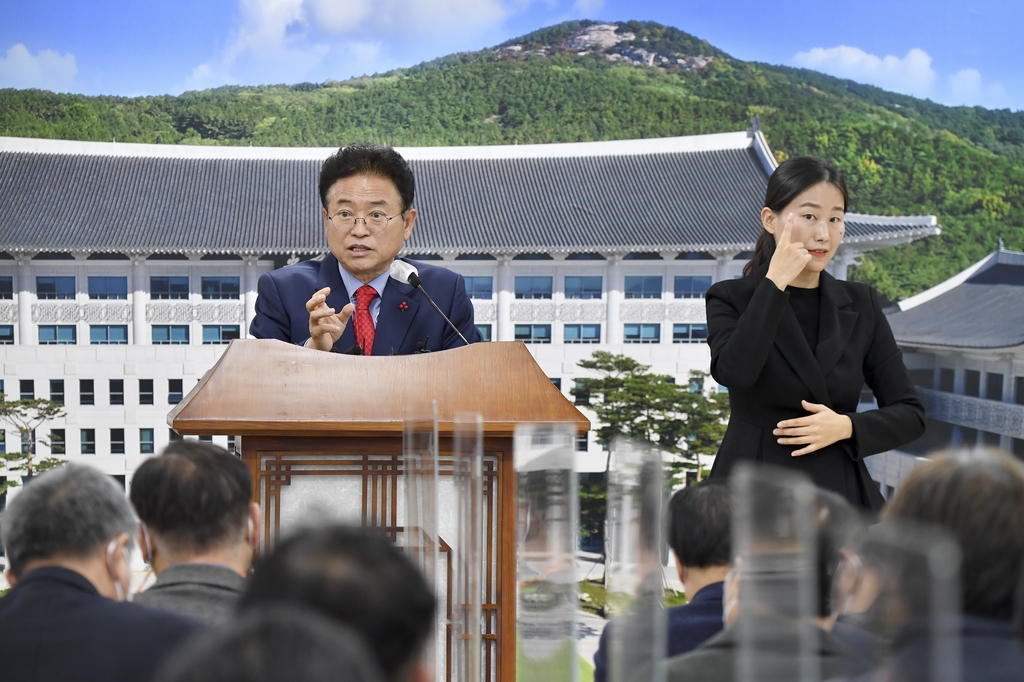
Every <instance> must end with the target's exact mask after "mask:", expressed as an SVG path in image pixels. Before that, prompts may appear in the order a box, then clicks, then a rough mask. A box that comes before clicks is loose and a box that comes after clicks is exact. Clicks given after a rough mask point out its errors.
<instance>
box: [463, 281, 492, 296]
mask: <svg viewBox="0 0 1024 682" xmlns="http://www.w3.org/2000/svg"><path fill="white" fill-rule="evenodd" d="M465 280H466V293H467V294H468V295H469V297H470V298H482V299H486V300H488V301H489V300H490V299H491V296H492V295H493V294H494V278H493V277H466V278H465Z"/></svg>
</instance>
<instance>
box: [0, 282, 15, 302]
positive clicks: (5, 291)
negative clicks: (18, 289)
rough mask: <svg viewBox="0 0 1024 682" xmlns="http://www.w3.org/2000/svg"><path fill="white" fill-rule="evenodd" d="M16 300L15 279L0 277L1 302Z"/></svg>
mask: <svg viewBox="0 0 1024 682" xmlns="http://www.w3.org/2000/svg"><path fill="white" fill-rule="evenodd" d="M12 300H14V278H13V277H0V301H12Z"/></svg>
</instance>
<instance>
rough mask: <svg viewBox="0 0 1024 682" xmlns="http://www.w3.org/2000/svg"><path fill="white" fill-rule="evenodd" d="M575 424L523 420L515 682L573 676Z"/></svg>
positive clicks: (517, 439) (518, 445)
mask: <svg viewBox="0 0 1024 682" xmlns="http://www.w3.org/2000/svg"><path fill="white" fill-rule="evenodd" d="M575 435H576V431H575V429H574V427H573V426H572V425H561V424H553V425H536V426H534V425H531V426H520V427H518V428H517V429H516V431H515V436H514V440H513V442H514V446H513V452H514V455H515V467H516V476H517V479H518V523H517V527H518V528H517V537H516V540H517V550H518V551H517V576H516V577H517V583H518V594H517V597H518V599H517V611H516V626H517V635H518V639H519V652H518V657H517V664H516V665H517V673H518V674H517V679H518V681H519V682H576V679H577V677H578V668H579V666H578V663H577V655H576V640H575V636H574V635H575V627H576V602H577V600H578V598H579V595H578V588H577V584H576V569H575V566H574V563H573V561H574V557H575V550H576V518H577V506H578V505H577V492H576V474H575V472H574V470H573V458H574V448H573V445H574V442H575Z"/></svg>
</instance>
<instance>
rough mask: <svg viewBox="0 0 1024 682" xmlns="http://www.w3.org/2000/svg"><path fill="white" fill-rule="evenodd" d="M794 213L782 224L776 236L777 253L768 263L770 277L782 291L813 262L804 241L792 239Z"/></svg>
mask: <svg viewBox="0 0 1024 682" xmlns="http://www.w3.org/2000/svg"><path fill="white" fill-rule="evenodd" d="M794 220H795V217H794V215H793V214H792V213H790V214H789V215H787V216H786V224H785V225H783V226H782V232H781V233H776V236H775V253H774V254H773V255H772V259H771V261H770V262H769V263H768V275H767V277H768V279H770V280H771V281H772V282H774V283H775V286H777V287H778V288H779V290H780V291H785V290H786V287H788V286H789V285H790V284H792V283H793V280H795V279H796V278H797V277H799V276H800V273H801V272H803V271H804V268H805V267H807V264H808V263H810V262H811V258H813V256H811V254H810V252H808V251H807V249H805V248H804V245H803V242H794V241H791V239H792V234H793V221H794Z"/></svg>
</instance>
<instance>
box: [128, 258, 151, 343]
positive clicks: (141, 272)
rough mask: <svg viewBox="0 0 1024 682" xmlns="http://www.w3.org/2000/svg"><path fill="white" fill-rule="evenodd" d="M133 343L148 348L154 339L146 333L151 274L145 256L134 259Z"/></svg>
mask: <svg viewBox="0 0 1024 682" xmlns="http://www.w3.org/2000/svg"><path fill="white" fill-rule="evenodd" d="M131 291H132V343H133V344H134V345H136V346H148V345H149V344H150V342H151V341H152V339H151V338H150V335H149V334H147V333H146V303H147V302H148V301H149V273H148V271H147V270H146V258H145V256H136V257H135V258H132V289H131Z"/></svg>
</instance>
